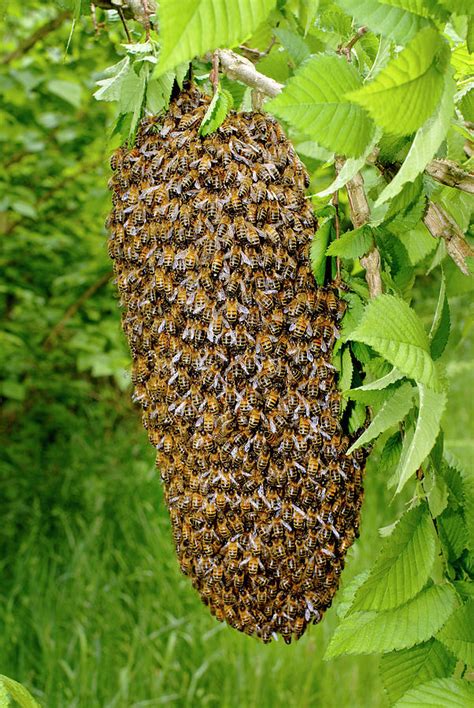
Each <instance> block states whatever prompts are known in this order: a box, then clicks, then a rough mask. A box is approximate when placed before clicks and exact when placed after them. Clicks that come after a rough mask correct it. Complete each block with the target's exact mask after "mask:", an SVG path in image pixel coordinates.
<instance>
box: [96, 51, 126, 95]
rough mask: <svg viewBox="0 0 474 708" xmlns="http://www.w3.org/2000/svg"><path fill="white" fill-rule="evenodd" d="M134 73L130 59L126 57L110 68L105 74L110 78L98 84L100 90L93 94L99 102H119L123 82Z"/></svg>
mask: <svg viewBox="0 0 474 708" xmlns="http://www.w3.org/2000/svg"><path fill="white" fill-rule="evenodd" d="M131 71H132V67H131V63H130V57H128V56H127V57H124V58H123V59H122V61H119V62H118V64H115V65H114V66H110V67H109V68H108V69H107V70H106V71H105V72H104V73H106V74H107V76H108V77H109V78H106V79H101V80H100V81H98V82H97V85H98V86H100V88H99V89H97V91H96V92H95V93H94V94H93V96H94V98H95V99H96V100H97V101H118V100H119V99H120V92H121V88H122V82H123V81H124V79H125V77H126V76H127V75H128V74H129V72H131Z"/></svg>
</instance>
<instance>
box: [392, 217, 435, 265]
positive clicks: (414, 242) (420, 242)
mask: <svg viewBox="0 0 474 708" xmlns="http://www.w3.org/2000/svg"><path fill="white" fill-rule="evenodd" d="M397 238H398V239H399V241H401V242H402V243H403V245H404V246H405V248H406V250H407V253H408V257H409V258H410V262H411V264H412V265H416V264H417V263H419V262H420V261H422V260H423V259H424V258H426V256H427V255H428V254H429V253H432V252H433V251H434V249H435V247H436V239H434V238H433V237H432V235H431V234H430V232H429V231H428V229H427V228H426V226H425V225H424V224H422V223H419V224H418V225H417V226H416V227H415V228H414V229H411V230H410V231H406V232H405V233H402V232H399V233H397Z"/></svg>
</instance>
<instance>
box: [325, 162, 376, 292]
mask: <svg viewBox="0 0 474 708" xmlns="http://www.w3.org/2000/svg"><path fill="white" fill-rule="evenodd" d="M343 164H344V160H343V159H342V158H340V157H336V161H335V165H336V172H339V170H340V169H341V168H342V166H343ZM346 190H347V196H348V198H349V208H350V212H351V221H352V223H353V225H354V228H356V229H358V228H359V227H360V226H363V225H364V224H366V223H367V222H368V221H369V220H370V207H369V202H368V201H367V197H366V196H365V190H364V179H363V177H362V175H361V173H360V172H358V173H357V174H356V176H355V177H353V178H352V179H351V180H349V182H347V184H346ZM360 264H361V266H362V267H363V268H365V279H366V281H367V285H368V286H369V294H370V297H377V295H381V294H382V276H381V273H380V253H379V252H378V250H377V248H376V247H375V246H372V248H371V249H370V251H369V252H368V253H366V255H365V256H363V257H362V258H361V259H360Z"/></svg>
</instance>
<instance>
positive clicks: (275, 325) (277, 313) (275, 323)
mask: <svg viewBox="0 0 474 708" xmlns="http://www.w3.org/2000/svg"><path fill="white" fill-rule="evenodd" d="M283 323H284V315H283V310H280V309H276V310H274V311H273V312H272V315H271V320H270V332H271V334H273V335H274V336H278V335H279V334H280V332H281V330H282V329H283Z"/></svg>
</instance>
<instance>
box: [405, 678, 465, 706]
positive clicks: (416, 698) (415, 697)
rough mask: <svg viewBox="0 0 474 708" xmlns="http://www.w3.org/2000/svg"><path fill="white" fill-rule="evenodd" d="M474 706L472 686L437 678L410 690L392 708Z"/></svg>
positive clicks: (463, 682) (454, 680)
mask: <svg viewBox="0 0 474 708" xmlns="http://www.w3.org/2000/svg"><path fill="white" fill-rule="evenodd" d="M472 705H474V685H472V684H471V683H468V682H467V681H463V680H462V679H455V678H438V679H433V681H428V682H427V683H423V684H421V685H420V686H417V687H416V688H412V689H410V690H409V691H407V692H406V693H405V695H404V696H403V697H402V698H400V700H399V701H398V702H397V703H396V704H395V707H394V708H410V707H413V708H415V706H416V708H468V706H472Z"/></svg>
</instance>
